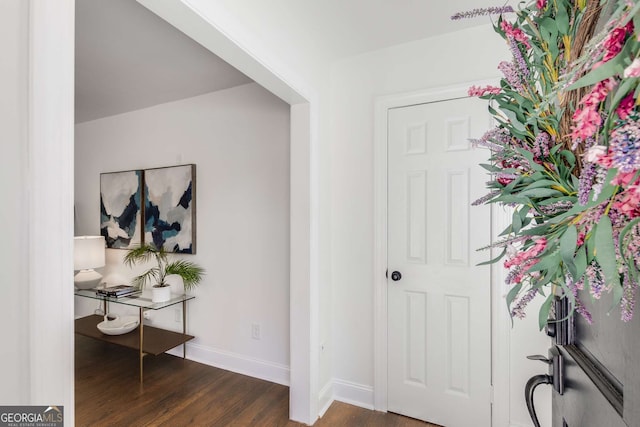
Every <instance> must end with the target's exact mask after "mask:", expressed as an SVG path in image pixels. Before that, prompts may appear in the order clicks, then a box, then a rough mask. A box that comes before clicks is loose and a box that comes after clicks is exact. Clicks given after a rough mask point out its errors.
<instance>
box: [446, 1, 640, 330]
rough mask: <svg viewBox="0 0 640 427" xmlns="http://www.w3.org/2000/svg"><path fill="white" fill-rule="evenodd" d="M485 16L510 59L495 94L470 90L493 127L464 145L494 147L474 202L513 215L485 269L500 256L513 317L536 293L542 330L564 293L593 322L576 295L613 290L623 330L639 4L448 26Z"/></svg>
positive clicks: (628, 308)
mask: <svg viewBox="0 0 640 427" xmlns="http://www.w3.org/2000/svg"><path fill="white" fill-rule="evenodd" d="M608 3H609V4H608ZM603 8H607V11H608V12H607V14H608V15H609V16H608V20H607V22H606V24H604V26H603V27H602V29H601V30H599V31H597V28H599V27H600V26H601V25H598V19H599V18H600V15H601V14H602V12H601V11H602V10H603ZM486 14H498V15H499V17H498V18H497V22H495V23H494V29H495V31H496V32H497V33H498V34H499V35H500V36H501V37H502V38H503V39H504V40H505V41H506V43H507V45H508V47H509V50H510V52H511V53H512V55H513V60H512V61H510V62H507V61H504V62H501V63H500V64H499V65H498V69H499V70H500V71H501V72H502V74H503V78H502V79H501V80H500V84H499V86H487V87H471V88H470V89H469V95H470V96H478V97H480V98H482V99H486V100H490V101H491V102H490V105H489V112H490V113H491V114H492V116H493V117H494V118H495V120H496V123H497V126H496V127H495V128H494V129H491V130H490V131H488V132H487V133H485V134H484V135H483V136H482V137H481V138H479V139H477V140H473V142H474V144H475V145H476V146H481V147H486V148H489V149H490V150H491V156H490V162H488V163H487V164H483V165H481V166H482V167H483V168H485V169H486V170H487V171H488V172H489V174H490V175H491V180H490V181H489V182H488V183H487V188H488V189H489V190H490V191H489V193H488V194H487V195H486V196H484V197H483V198H481V199H479V200H477V201H476V202H474V204H483V203H501V204H503V205H507V206H510V207H512V209H513V216H512V221H511V224H510V225H509V227H508V228H507V229H506V230H504V231H503V232H502V234H501V238H500V240H499V241H497V242H496V243H494V244H493V245H491V246H489V247H497V248H502V252H501V254H500V255H499V256H498V257H496V258H495V259H492V260H490V261H487V263H492V262H497V261H498V260H500V259H502V258H505V260H504V266H505V267H506V268H508V269H509V273H508V275H507V279H506V281H507V284H509V285H510V286H511V288H510V291H509V293H508V295H507V304H508V306H509V309H510V312H511V315H512V317H520V318H522V317H524V316H525V308H526V306H527V304H528V303H529V302H530V301H531V300H532V299H533V298H534V297H536V296H537V295H541V296H544V297H545V298H546V300H545V302H544V303H543V304H542V307H541V309H540V312H539V325H540V327H541V328H542V327H543V326H544V325H545V324H546V321H547V318H548V316H549V311H550V308H551V305H552V304H551V303H552V301H553V297H554V295H560V294H561V295H565V296H566V297H567V298H569V301H570V303H571V305H572V307H573V309H574V310H575V311H577V312H578V313H580V314H581V315H582V316H584V317H585V319H587V321H589V322H591V315H590V313H589V311H588V310H587V308H586V307H585V305H584V303H583V301H582V300H581V298H583V299H584V298H585V297H588V295H590V296H591V298H593V299H599V298H600V296H601V295H602V294H603V293H604V292H611V294H612V296H613V300H614V304H615V305H619V306H620V311H621V317H622V320H624V321H629V320H630V319H631V318H632V316H633V309H634V305H635V298H636V293H637V289H638V281H639V269H640V108H639V107H638V105H639V104H640V85H639V82H640V58H639V55H640V39H639V37H640V1H638V0H617V1H614V0H610V1H609V2H607V0H602V1H601V0H575V1H574V0H548V1H547V0H537V1H532V2H531V3H530V4H528V5H527V6H524V7H522V8H520V9H519V10H517V11H515V10H513V9H512V8H511V7H509V6H506V7H502V8H495V7H494V8H487V9H476V10H474V11H471V12H465V13H460V14H457V15H454V16H453V17H452V19H461V18H468V17H473V16H479V15H486ZM579 291H582V292H579Z"/></svg>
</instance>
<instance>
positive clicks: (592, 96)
mask: <svg viewBox="0 0 640 427" xmlns="http://www.w3.org/2000/svg"><path fill="white" fill-rule="evenodd" d="M615 84H616V82H615V80H613V79H612V78H608V79H606V80H602V81H600V82H598V83H596V84H595V85H594V86H593V88H592V89H591V92H589V93H588V94H586V95H585V96H583V97H582V99H581V100H580V103H579V105H580V106H581V107H582V108H580V107H579V108H577V109H576V111H575V113H574V114H573V117H572V119H573V121H574V122H575V126H573V127H572V129H573V130H572V132H571V137H572V138H573V139H577V138H580V139H582V140H585V139H587V138H588V137H590V136H593V135H595V133H596V132H597V131H598V128H599V126H600V125H601V124H602V117H601V116H600V113H598V105H599V104H600V103H601V102H602V101H604V100H605V98H606V97H607V95H608V94H609V92H611V89H613V87H614V86H615Z"/></svg>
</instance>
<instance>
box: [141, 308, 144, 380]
mask: <svg viewBox="0 0 640 427" xmlns="http://www.w3.org/2000/svg"><path fill="white" fill-rule="evenodd" d="M143 320H144V309H143V308H142V307H140V383H142V378H143V376H142V372H143V370H142V369H143V362H142V359H143V357H144V351H143V350H142V348H143V345H144V322H143Z"/></svg>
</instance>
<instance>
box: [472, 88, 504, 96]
mask: <svg viewBox="0 0 640 427" xmlns="http://www.w3.org/2000/svg"><path fill="white" fill-rule="evenodd" d="M501 91H502V89H500V88H499V87H495V86H485V87H480V86H471V87H470V88H469V90H468V91H467V94H468V95H469V96H484V95H497V94H499V93H500V92H501Z"/></svg>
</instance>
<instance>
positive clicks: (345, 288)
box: [330, 26, 550, 425]
mask: <svg viewBox="0 0 640 427" xmlns="http://www.w3.org/2000/svg"><path fill="white" fill-rule="evenodd" d="M507 56H508V51H507V48H506V46H505V45H504V44H503V42H502V40H501V39H500V38H499V37H497V36H496V35H495V33H494V32H493V29H492V28H491V27H490V26H484V27H476V28H472V29H468V30H462V31H459V32H455V33H451V34H446V35H443V36H440V37H436V38H431V39H425V40H420V41H416V42H412V43H408V44H404V45H399V46H395V47H392V48H389V49H384V50H380V51H376V52H371V53H368V54H365V55H361V56H358V57H354V58H350V59H347V60H344V61H341V62H339V63H336V64H335V65H334V68H333V73H332V77H333V80H332V102H331V122H332V127H331V133H330V141H331V159H332V186H331V189H332V201H331V206H332V216H331V224H332V247H331V251H332V260H333V263H332V273H333V276H332V277H333V304H334V305H333V313H334V324H333V349H334V377H335V378H336V379H337V380H338V381H339V382H341V383H346V384H347V385H349V387H346V388H344V387H343V391H342V393H343V394H344V395H342V396H341V395H340V394H338V396H337V398H339V399H345V400H351V401H354V400H355V399H356V398H361V399H362V398H365V399H371V400H365V401H364V402H362V403H363V404H365V405H371V404H372V403H373V400H372V399H373V394H372V391H373V372H374V365H373V363H374V358H373V352H372V349H373V345H374V343H373V332H374V331H373V310H374V307H373V303H372V302H373V298H374V296H373V277H372V272H373V248H374V244H373V230H374V224H373V182H374V179H373V138H374V136H373V131H374V121H373V117H374V110H373V107H374V102H375V98H376V97H377V96H381V95H388V94H398V93H403V92H411V91H424V90H425V89H428V88H438V87H444V86H451V85H459V84H461V83H465V82H469V81H473V80H482V79H490V78H495V82H496V83H497V82H498V80H499V79H498V76H499V74H498V73H499V72H498V71H497V69H496V66H497V64H498V62H499V61H500V60H502V59H504V58H506V57H507ZM498 309H502V307H498ZM532 321H533V322H535V316H532ZM534 325H535V323H534ZM520 326H523V325H519V327H518V328H517V329H514V331H517V332H518V334H522V338H519V339H514V340H513V341H512V344H513V345H512V346H511V349H510V355H511V361H512V366H511V370H512V373H513V374H514V375H513V378H512V381H511V396H513V398H512V399H511V401H510V412H511V422H512V423H513V424H514V425H518V424H523V425H527V423H528V421H527V414H526V408H525V406H524V401H523V399H522V395H523V393H524V392H523V390H524V382H522V378H524V377H526V378H528V376H530V375H532V374H533V373H539V372H540V371H541V370H544V367H542V366H535V364H531V363H530V362H528V361H527V360H526V359H524V354H522V353H523V352H522V351H521V349H520V347H519V346H520V345H521V344H522V342H523V341H526V342H528V343H529V345H528V346H527V349H526V351H527V352H528V351H534V350H533V349H534V348H537V350H535V351H537V352H546V349H547V347H548V341H547V340H546V339H545V338H544V337H543V336H542V334H540V333H539V332H537V331H531V328H528V327H520ZM524 330H526V333H524V334H523V333H522V332H523V331H524ZM498 369H500V368H498ZM367 391H369V393H367ZM540 395H543V393H542V392H540ZM547 396H549V395H547ZM543 399H544V398H543ZM547 401H548V402H549V403H550V399H547ZM543 403H544V402H543ZM543 403H541V404H540V408H542V407H543V406H544V404H543ZM540 412H541V413H542V415H543V416H544V411H543V410H542V409H541V410H540Z"/></svg>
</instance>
